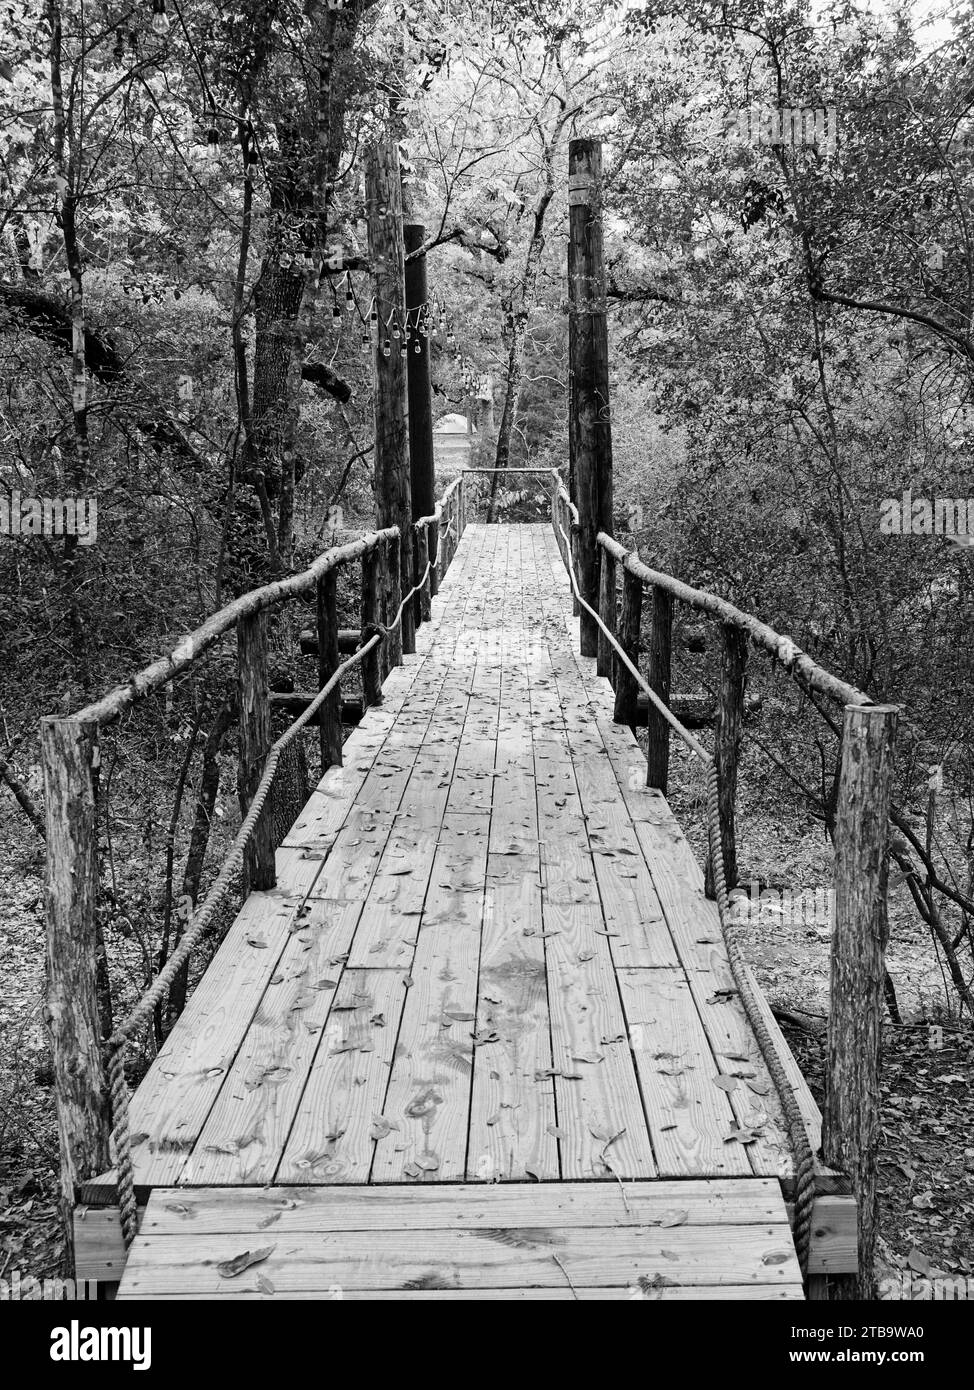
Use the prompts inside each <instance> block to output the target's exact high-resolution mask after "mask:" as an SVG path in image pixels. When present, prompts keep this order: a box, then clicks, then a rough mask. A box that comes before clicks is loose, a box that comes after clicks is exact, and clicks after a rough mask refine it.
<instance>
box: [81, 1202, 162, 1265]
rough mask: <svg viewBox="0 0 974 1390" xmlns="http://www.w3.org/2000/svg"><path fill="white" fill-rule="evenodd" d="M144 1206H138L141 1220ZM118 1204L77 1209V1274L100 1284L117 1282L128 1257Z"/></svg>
mask: <svg viewBox="0 0 974 1390" xmlns="http://www.w3.org/2000/svg"><path fill="white" fill-rule="evenodd" d="M144 1211H145V1207H144V1206H140V1207H139V1221H140V1222H141V1220H142V1214H143V1212H144ZM127 1253H128V1252H127V1251H126V1248H125V1240H124V1237H123V1236H122V1218H121V1214H120V1212H119V1209H118V1207H85V1206H78V1207H75V1209H74V1277H75V1279H76V1280H77V1281H78V1282H80V1281H81V1280H88V1281H91V1282H92V1283H98V1284H117V1283H118V1281H119V1280H120V1279H121V1277H122V1271H123V1270H124V1268H125V1260H126V1256H127Z"/></svg>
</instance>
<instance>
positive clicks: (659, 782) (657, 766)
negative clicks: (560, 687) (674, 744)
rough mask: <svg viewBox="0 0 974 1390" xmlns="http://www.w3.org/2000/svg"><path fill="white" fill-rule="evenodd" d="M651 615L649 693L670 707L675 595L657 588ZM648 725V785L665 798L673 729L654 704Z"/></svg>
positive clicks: (654, 591)
mask: <svg viewBox="0 0 974 1390" xmlns="http://www.w3.org/2000/svg"><path fill="white" fill-rule="evenodd" d="M651 611H652V616H651V625H650V633H649V663H648V670H647V680H648V683H649V687H650V689H651V690H654V691H655V692H656V694H657V695H658V696H659V697H660V699H661V700H662V701H663V703H664V704H665V705H666V706H667V707H669V703H670V665H671V661H670V654H671V649H672V638H673V596H672V594H668V593H667V592H666V590H665V589H660V588H659V587H658V586H656V585H654V586H653V597H652V610H651ZM646 723H647V732H648V735H649V740H648V752H647V756H646V785H647V787H656V788H657V790H659V791H661V792H662V793H663V795H664V796H665V795H666V784H667V780H668V778H669V771H670V726H669V724H668V723H667V721H666V720H665V719H664V718H663V716H662V715H661V714H660V712H659V710H658V709H657V708H656V706H655V705H654V704H653V703H652V701H650V704H649V710H648V713H647V719H646Z"/></svg>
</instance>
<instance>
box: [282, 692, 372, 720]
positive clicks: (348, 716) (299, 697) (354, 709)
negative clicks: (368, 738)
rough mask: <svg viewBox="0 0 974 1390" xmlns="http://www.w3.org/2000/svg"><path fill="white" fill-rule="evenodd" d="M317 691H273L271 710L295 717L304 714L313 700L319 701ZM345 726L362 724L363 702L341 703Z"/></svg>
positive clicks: (344, 701) (346, 701)
mask: <svg viewBox="0 0 974 1390" xmlns="http://www.w3.org/2000/svg"><path fill="white" fill-rule="evenodd" d="M317 698H318V692H317V691H316V690H272V691H271V709H272V710H281V711H282V713H284V714H293V715H295V716H297V715H299V714H304V712H305V710H306V709H307V708H308V706H309V705H310V704H311V701H312V700H317ZM341 720H342V723H343V724H348V725H355V724H361V722H362V701H361V700H343V701H342V703H341Z"/></svg>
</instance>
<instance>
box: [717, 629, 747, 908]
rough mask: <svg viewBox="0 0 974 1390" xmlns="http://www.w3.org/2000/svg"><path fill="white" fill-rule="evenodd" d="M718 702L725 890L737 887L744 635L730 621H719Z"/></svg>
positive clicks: (721, 842)
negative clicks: (719, 662)
mask: <svg viewBox="0 0 974 1390" xmlns="http://www.w3.org/2000/svg"><path fill="white" fill-rule="evenodd" d="M721 636H722V638H723V643H722V649H721V665H720V701H719V703H718V706H717V729H716V732H715V736H714V762H715V763H716V765H717V790H718V799H719V805H720V844H721V850H722V852H723V856H724V878H725V881H726V883H727V890H728V892H729V891H730V890H731V889H732V888H736V887H737V829H736V825H735V820H736V805H737V763H738V756H739V752H740V747H741V727H742V723H743V719H744V674H745V667H746V664H747V637H746V636H745V635H744V633H743V632H742V631H741V629H740V628H739V627H734V625H733V624H732V623H722V624H721Z"/></svg>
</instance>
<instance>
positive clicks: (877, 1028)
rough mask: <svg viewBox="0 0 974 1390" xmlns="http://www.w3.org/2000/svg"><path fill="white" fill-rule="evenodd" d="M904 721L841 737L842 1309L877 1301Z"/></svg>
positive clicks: (834, 990)
mask: <svg viewBox="0 0 974 1390" xmlns="http://www.w3.org/2000/svg"><path fill="white" fill-rule="evenodd" d="M897 714H898V710H897V708H896V706H895V705H847V706H846V710H845V723H844V728H843V737H842V766H841V770H840V774H839V800H838V806H837V808H836V815H835V833H834V840H835V920H834V924H833V931H832V969H831V1002H830V1007H829V1032H828V1070H827V1073H826V1093H825V1111H824V1115H823V1131H822V1155H823V1158H824V1160H825V1162H826V1163H827V1164H828V1165H829V1166H830V1167H831V1168H837V1169H839V1170H840V1171H841V1172H844V1173H846V1174H848V1176H849V1178H850V1180H851V1183H852V1191H853V1195H854V1196H855V1198H856V1204H857V1207H858V1212H859V1275H858V1279H857V1280H856V1279H842V1280H836V1281H835V1282H834V1283H830V1289H829V1293H830V1296H831V1297H834V1298H842V1299H844V1298H853V1299H854V1298H862V1299H874V1298H875V1297H876V1287H875V1278H874V1275H873V1257H874V1254H875V1246H876V1234H877V1230H878V1217H879V1203H878V1194H877V1188H876V1167H877V1150H878V1144H879V1132H880V1123H879V1121H880V1114H879V1104H880V1093H879V1072H880V1040H881V1030H882V1011H883V958H884V953H885V950H886V939H887V934H888V923H887V917H886V883H887V859H886V847H887V839H888V833H889V832H888V817H889V805H890V793H891V788H892V780H893V746H894V738H895V733H896V720H897Z"/></svg>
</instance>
